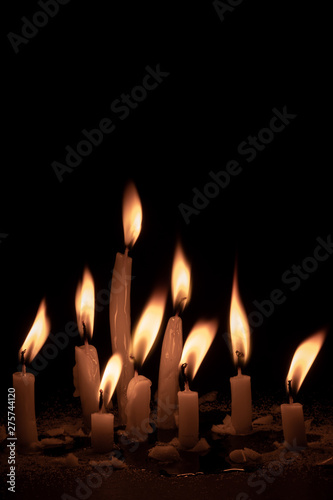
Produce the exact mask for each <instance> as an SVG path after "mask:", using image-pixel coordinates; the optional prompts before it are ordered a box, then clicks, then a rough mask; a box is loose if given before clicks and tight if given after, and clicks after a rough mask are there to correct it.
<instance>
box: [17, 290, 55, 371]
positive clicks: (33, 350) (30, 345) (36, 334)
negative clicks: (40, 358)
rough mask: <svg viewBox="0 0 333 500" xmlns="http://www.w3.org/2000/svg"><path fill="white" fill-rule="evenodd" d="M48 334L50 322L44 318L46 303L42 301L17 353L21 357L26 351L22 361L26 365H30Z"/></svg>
mask: <svg viewBox="0 0 333 500" xmlns="http://www.w3.org/2000/svg"><path fill="white" fill-rule="evenodd" d="M49 332H50V321H49V319H48V317H47V316H46V303H45V300H44V299H43V300H42V302H41V303H40V306H39V309H38V312H37V315H36V318H35V321H34V323H33V325H32V327H31V329H30V332H29V333H28V335H27V338H26V339H25V341H24V344H23V346H22V347H21V349H20V352H19V355H20V356H21V352H22V351H24V350H25V349H26V352H25V354H24V360H25V362H26V363H30V362H31V361H32V360H33V359H34V357H35V356H36V355H37V353H38V351H39V350H40V348H41V347H42V345H43V344H44V342H45V340H46V339H47V337H48V334H49Z"/></svg>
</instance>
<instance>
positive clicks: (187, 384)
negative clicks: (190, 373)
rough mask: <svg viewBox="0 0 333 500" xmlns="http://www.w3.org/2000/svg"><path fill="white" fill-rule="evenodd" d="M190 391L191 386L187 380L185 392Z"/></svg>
mask: <svg viewBox="0 0 333 500" xmlns="http://www.w3.org/2000/svg"><path fill="white" fill-rule="evenodd" d="M189 390H190V386H189V383H188V380H186V382H185V392H188V391H189Z"/></svg>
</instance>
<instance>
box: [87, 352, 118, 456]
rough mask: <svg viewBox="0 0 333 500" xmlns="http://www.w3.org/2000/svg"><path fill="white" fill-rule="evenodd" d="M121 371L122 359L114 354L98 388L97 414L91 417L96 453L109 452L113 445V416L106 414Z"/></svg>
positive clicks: (93, 444)
mask: <svg viewBox="0 0 333 500" xmlns="http://www.w3.org/2000/svg"><path fill="white" fill-rule="evenodd" d="M121 370H122V358H121V356H120V355H119V354H114V355H113V356H111V358H110V359H109V361H108V363H107V365H106V367H105V370H104V373H103V377H102V381H101V384H100V387H99V391H98V392H99V404H98V406H99V412H96V413H92V415H91V445H92V447H93V449H94V451H96V452H97V453H107V452H108V451H111V450H112V448H113V444H114V415H112V413H106V410H105V407H107V406H108V404H109V402H110V401H111V397H112V394H113V392H114V390H115V388H116V385H117V382H118V380H119V376H120V374H121Z"/></svg>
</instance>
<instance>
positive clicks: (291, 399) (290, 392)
mask: <svg viewBox="0 0 333 500" xmlns="http://www.w3.org/2000/svg"><path fill="white" fill-rule="evenodd" d="M288 393H289V404H290V405H291V404H293V402H294V398H293V396H292V390H291V380H288Z"/></svg>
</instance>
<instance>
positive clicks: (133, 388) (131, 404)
mask: <svg viewBox="0 0 333 500" xmlns="http://www.w3.org/2000/svg"><path fill="white" fill-rule="evenodd" d="M150 387H151V381H150V380H149V379H148V378H146V377H144V376H143V375H138V374H137V372H136V373H135V375H134V377H133V378H132V380H131V381H130V383H129V384H128V388H127V410H126V412H127V425H126V431H127V433H128V434H129V436H130V437H133V438H135V439H137V440H138V441H145V440H146V439H147V437H148V433H149V432H150V431H151V427H150V425H149V415H150V398H151V390H150Z"/></svg>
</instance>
